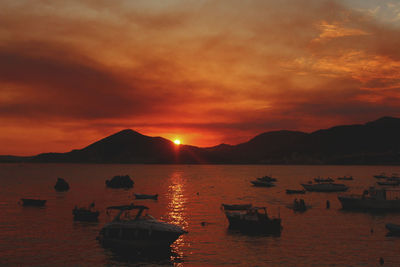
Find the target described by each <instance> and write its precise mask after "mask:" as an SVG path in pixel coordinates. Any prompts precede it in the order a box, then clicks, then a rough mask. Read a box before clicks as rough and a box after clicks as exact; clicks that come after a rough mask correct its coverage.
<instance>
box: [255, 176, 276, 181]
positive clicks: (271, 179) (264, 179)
mask: <svg viewBox="0 0 400 267" xmlns="http://www.w3.org/2000/svg"><path fill="white" fill-rule="evenodd" d="M257 180H259V181H265V182H276V181H277V179H276V178H273V177H271V176H268V175H266V176H263V177H259V178H257Z"/></svg>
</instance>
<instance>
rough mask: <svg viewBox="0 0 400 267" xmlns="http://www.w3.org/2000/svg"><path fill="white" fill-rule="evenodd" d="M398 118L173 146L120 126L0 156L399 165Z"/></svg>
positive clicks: (41, 159) (42, 159)
mask: <svg viewBox="0 0 400 267" xmlns="http://www.w3.org/2000/svg"><path fill="white" fill-rule="evenodd" d="M399 136H400V119H399V118H393V117H383V118H380V119H378V120H376V121H372V122H368V123H365V124H357V125H344V126H336V127H332V128H329V129H324V130H318V131H315V132H312V133H304V132H298V131H273V132H266V133H262V134H260V135H258V136H256V137H254V138H252V139H251V140H249V141H248V142H245V143H241V144H238V145H227V144H221V145H218V146H215V147H208V148H200V147H195V146H189V145H180V146H177V145H175V144H174V143H172V142H171V141H169V140H167V139H164V138H162V137H149V136H145V135H142V134H140V133H138V132H135V131H133V130H123V131H120V132H118V133H115V134H113V135H111V136H108V137H106V138H104V139H101V140H99V141H97V142H95V143H93V144H90V145H89V146H87V147H85V148H83V149H79V150H73V151H71V152H67V153H45V154H39V155H37V156H33V157H16V156H0V162H77V163H158V164H170V163H193V164H198V163H200V164H204V163H208V164H400V139H399Z"/></svg>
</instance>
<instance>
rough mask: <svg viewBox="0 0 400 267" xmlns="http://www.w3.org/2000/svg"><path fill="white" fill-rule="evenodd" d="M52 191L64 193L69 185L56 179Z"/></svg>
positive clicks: (63, 180)
mask: <svg viewBox="0 0 400 267" xmlns="http://www.w3.org/2000/svg"><path fill="white" fill-rule="evenodd" d="M54 189H55V190H56V191H59V192H64V191H68V190H69V184H68V183H67V181H66V180H65V179H63V178H57V182H56V184H55V185H54Z"/></svg>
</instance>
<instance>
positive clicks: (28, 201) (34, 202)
mask: <svg viewBox="0 0 400 267" xmlns="http://www.w3.org/2000/svg"><path fill="white" fill-rule="evenodd" d="M21 202H22V203H21V204H22V206H35V207H43V206H44V205H45V204H46V200H44V199H33V198H21Z"/></svg>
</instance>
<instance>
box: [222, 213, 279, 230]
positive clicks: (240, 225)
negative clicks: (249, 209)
mask: <svg viewBox="0 0 400 267" xmlns="http://www.w3.org/2000/svg"><path fill="white" fill-rule="evenodd" d="M226 217H227V219H228V221H229V229H235V230H240V231H243V232H259V233H270V234H274V233H275V234H279V233H280V232H281V231H282V225H281V219H279V218H276V219H254V220H252V219H244V218H243V216H242V215H239V214H238V215H235V213H227V214H226Z"/></svg>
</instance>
